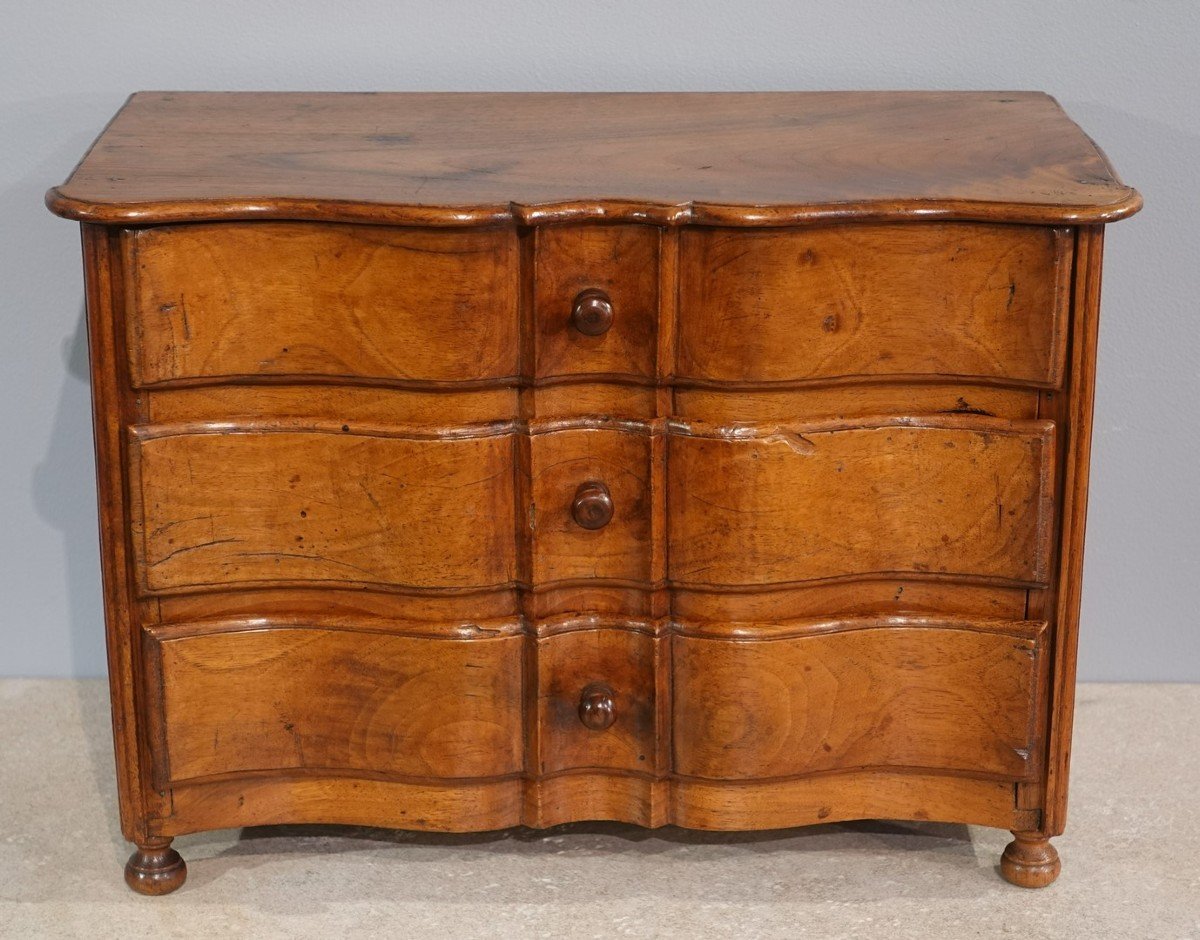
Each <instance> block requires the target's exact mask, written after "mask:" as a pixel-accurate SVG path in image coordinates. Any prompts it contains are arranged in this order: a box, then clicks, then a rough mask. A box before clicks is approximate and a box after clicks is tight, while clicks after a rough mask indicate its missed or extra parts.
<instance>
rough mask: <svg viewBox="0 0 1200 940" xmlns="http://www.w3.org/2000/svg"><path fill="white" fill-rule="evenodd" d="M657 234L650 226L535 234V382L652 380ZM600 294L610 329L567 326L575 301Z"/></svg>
mask: <svg viewBox="0 0 1200 940" xmlns="http://www.w3.org/2000/svg"><path fill="white" fill-rule="evenodd" d="M658 246H659V229H658V228H657V227H655V226H653V225H629V224H623V225H595V224H593V225H551V226H547V227H544V228H539V229H538V230H537V260H536V284H535V287H534V297H535V307H536V318H537V329H536V344H537V374H538V376H539V378H549V377H554V376H564V375H581V374H603V373H611V374H618V375H623V376H632V377H636V378H639V379H644V380H651V379H653V377H654V369H655V335H656V324H657V322H658V255H659V249H658ZM589 290H591V291H601V292H603V296H604V297H605V298H607V300H608V302H609V304H610V305H611V310H612V320H611V325H609V326H608V328H607V329H605V330H604V332H602V333H600V334H599V335H595V336H593V335H588V334H586V333H583V332H580V331H579V330H578V329H576V328H575V327H574V326H573V325H572V311H573V309H574V305H575V301H576V299H577V298H578V297H579V296H580V294H581V293H582V292H584V291H589Z"/></svg>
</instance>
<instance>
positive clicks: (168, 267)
mask: <svg viewBox="0 0 1200 940" xmlns="http://www.w3.org/2000/svg"><path fill="white" fill-rule="evenodd" d="M125 244H126V265H127V267H128V268H129V271H130V280H129V283H130V289H129V306H130V311H129V318H128V324H129V351H130V358H131V367H132V377H133V381H134V384H135V385H138V386H153V385H158V384H163V383H171V382H186V381H189V380H192V381H194V380H205V379H207V380H214V379H221V378H233V377H238V376H327V377H328V376H332V377H344V378H353V379H360V380H361V379H376V380H390V381H400V382H416V383H423V382H471V383H475V384H479V383H482V382H486V381H488V380H495V379H498V378H509V377H512V376H514V375H516V373H517V347H518V342H517V297H518V276H519V275H518V270H519V265H518V251H517V239H516V235H515V234H514V233H513V232H512V231H511V230H509V229H478V230H476V229H469V230H462V231H453V230H452V231H430V230H421V229H405V228H392V227H388V226H378V225H317V224H308V223H295V222H292V223H289V222H255V223H245V224H221V225H204V224H199V225H179V226H167V227H161V228H147V229H138V230H135V231H131V232H130V233H129V234H128V235H127V237H126V242H125Z"/></svg>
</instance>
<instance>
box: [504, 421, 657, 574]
mask: <svg viewBox="0 0 1200 940" xmlns="http://www.w3.org/2000/svg"><path fill="white" fill-rule="evenodd" d="M530 448H531V468H532V471H531V472H532V481H531V492H530V497H531V502H530V506H529V509H528V513H527V517H528V526H529V532H530V533H531V537H532V543H533V569H532V571H533V574H532V580H533V583H535V584H539V585H546V584H548V583H550V582H554V581H562V580H574V579H583V578H587V579H595V578H612V579H618V580H624V581H637V582H646V581H648V580H649V578H650V575H651V572H650V553H651V532H650V524H651V518H650V486H649V474H650V441H649V438H648V437H647V436H646V435H645V434H640V433H631V432H627V431H620V430H599V429H598V430H564V431H554V432H551V433H544V434H535V435H534V436H533V438H532V440H531V441H530ZM589 480H596V481H599V482H602V483H604V484H605V486H607V488H608V491H609V493H610V494H611V498H612V502H613V516H612V521H611V522H609V523H608V524H607V525H605V526H603V527H602V528H599V529H594V530H589V529H585V528H583V527H582V526H580V525H579V524H578V523H577V522H576V521H575V520H574V518H573V517H572V513H571V507H572V502H573V501H574V499H575V495H576V493H577V491H578V487H579V484H581V483H584V482H586V481H589Z"/></svg>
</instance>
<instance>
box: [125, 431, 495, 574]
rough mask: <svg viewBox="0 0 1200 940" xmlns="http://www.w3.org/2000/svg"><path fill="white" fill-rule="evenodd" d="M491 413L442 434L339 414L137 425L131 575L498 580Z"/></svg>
mask: <svg viewBox="0 0 1200 940" xmlns="http://www.w3.org/2000/svg"><path fill="white" fill-rule="evenodd" d="M504 427H505V426H504V425H500V426H499V427H496V426H489V425H484V426H483V427H482V428H479V429H478V430H477V436H472V437H469V438H463V439H458V440H454V439H450V440H446V439H440V438H439V437H438V435H437V434H436V432H434V433H432V434H430V433H428V432H426V431H425V430H424V429H421V430H415V429H414V430H411V431H410V430H407V429H403V428H397V427H380V428H370V427H359V426H353V427H352V426H350V425H347V424H323V423H317V424H313V425H311V426H309V427H294V426H292V425H291V424H290V423H283V424H277V425H272V424H265V425H264V424H255V425H243V424H240V423H233V424H230V425H226V426H221V425H217V426H215V427H214V426H213V425H208V424H201V425H191V426H189V425H142V426H140V427H139V428H138V429H137V430H136V431H135V432H134V434H133V435H132V437H133V439H132V440H131V442H130V447H129V450H130V460H131V469H132V472H133V474H134V480H135V481H136V485H137V490H138V492H137V494H136V495H137V496H138V497H140V499H136V498H135V506H134V508H133V512H132V519H131V525H132V529H133V533H134V552H135V555H136V557H137V572H138V581H139V583H140V584H141V585H142V589H143V590H144V591H145V592H147V593H155V592H171V591H180V590H196V589H205V588H208V589H212V588H214V587H222V586H231V585H238V584H295V583H303V582H311V583H345V584H358V585H372V586H376V587H380V588H383V589H401V588H405V587H412V588H418V589H421V588H429V589H450V590H452V589H459V588H471V587H483V586H492V585H500V584H505V583H507V582H509V581H511V580H512V579H513V574H514V566H515V558H514V555H515V552H514V549H513V546H512V538H511V533H512V531H513V527H514V522H513V483H512V474H511V470H510V468H511V465H512V459H513V457H512V455H513V442H512V438H511V436H508V435H504V434H503V433H501V432H502V431H503V429H504ZM250 493H253V494H256V496H255V499H254V500H253V502H252V503H251V502H249V501H248V500H247V494H250Z"/></svg>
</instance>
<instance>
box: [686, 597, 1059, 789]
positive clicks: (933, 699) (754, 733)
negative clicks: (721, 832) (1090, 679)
mask: <svg viewBox="0 0 1200 940" xmlns="http://www.w3.org/2000/svg"><path fill="white" fill-rule="evenodd" d="M824 630H829V631H831V632H822V631H824ZM1044 635H1045V624H1044V623H1031V622H1002V621H1001V622H994V621H993V622H988V621H975V622H962V623H953V622H943V623H938V622H937V621H912V622H909V623H904V622H903V620H902V618H894V619H893V620H891V621H887V620H883V621H878V622H872V621H862V622H858V623H851V622H845V623H840V624H839V623H833V624H822V625H819V626H817V627H815V628H813V630H812V632H810V633H808V634H807V635H800V636H791V637H783V638H770V639H757V640H748V639H738V640H734V639H728V638H726V639H717V638H708V637H704V638H701V637H695V636H682V637H677V638H676V642H675V645H674V656H673V662H674V729H675V731H674V735H675V736H674V740H675V755H676V767H675V769H676V771H677V772H678V773H680V774H684V775H688V776H696V777H708V778H715V779H748V778H770V777H787V776H793V775H799V774H808V773H820V772H824V771H834V770H859V769H865V768H884V767H905V768H924V769H936V770H950V771H963V772H968V773H973V774H992V775H996V776H1001V777H1006V778H1011V779H1013V780H1021V779H1026V778H1029V777H1030V776H1032V775H1033V774H1034V773H1035V772H1036V770H1037V766H1038V758H1037V755H1036V754H1035V753H1034V744H1035V742H1036V741H1037V740H1038V735H1037V723H1038V720H1039V715H1038V708H1039V705H1038V702H1039V701H1040V695H1041V686H1042V683H1043V679H1042V674H1043V669H1044V653H1045V650H1044V642H1043V638H1044Z"/></svg>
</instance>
